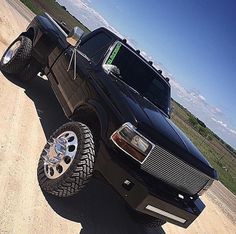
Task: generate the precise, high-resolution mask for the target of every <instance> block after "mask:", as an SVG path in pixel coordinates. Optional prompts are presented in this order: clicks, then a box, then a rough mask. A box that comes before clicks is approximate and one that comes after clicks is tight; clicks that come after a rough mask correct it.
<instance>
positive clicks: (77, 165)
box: [38, 122, 95, 197]
mask: <svg viewBox="0 0 236 234" xmlns="http://www.w3.org/2000/svg"><path fill="white" fill-rule="evenodd" d="M94 158H95V150H94V142H93V136H92V134H91V131H90V129H89V128H88V127H87V126H86V125H84V124H82V123H79V122H71V123H67V124H64V125H63V126H61V127H60V128H59V129H58V130H56V131H55V132H54V133H53V134H52V136H51V137H50V139H49V140H48V142H47V144H46V145H45V147H44V150H43V152H42V154H41V156H40V159H39V164H38V181H39V185H40V187H41V188H42V190H44V191H47V192H49V193H51V194H53V195H56V196H59V197H68V196H71V195H74V194H75V193H77V192H78V191H79V190H80V189H82V188H83V187H84V186H85V185H86V183H87V182H88V181H89V179H90V177H91V176H92V175H93V170H94Z"/></svg>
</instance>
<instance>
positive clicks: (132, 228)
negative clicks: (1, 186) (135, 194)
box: [4, 74, 165, 234]
mask: <svg viewBox="0 0 236 234" xmlns="http://www.w3.org/2000/svg"><path fill="white" fill-rule="evenodd" d="M4 75H5V74H4ZM5 77H6V78H7V79H8V80H9V81H11V82H12V83H14V84H15V85H18V86H20V87H21V88H23V89H25V94H26V95H27V96H28V97H29V98H30V99H31V100H32V101H33V102H34V105H35V108H36V110H37V114H38V117H39V120H40V122H41V125H42V128H43V131H44V133H45V136H46V137H47V138H48V137H49V136H50V134H52V132H53V131H54V130H55V129H57V128H58V127H59V126H60V125H62V124H63V123H65V122H67V121H68V120H67V119H66V118H65V116H64V113H63V111H62V109H61V107H60V104H59V103H58V101H57V99H56V98H55V95H54V94H53V91H52V90H51V88H50V85H49V82H48V81H47V80H45V79H42V78H41V77H35V79H34V80H33V81H32V82H30V83H28V84H23V83H22V82H19V81H17V79H16V78H13V77H10V76H7V75H5ZM43 194H44V197H45V199H46V201H47V202H48V204H49V205H50V206H51V207H52V209H53V210H54V211H55V212H56V213H57V214H58V215H60V216H62V217H63V218H66V219H68V220H72V221H74V222H78V223H80V224H81V226H82V230H81V232H80V233H81V234H91V233H96V234H105V233H108V234H111V233H112V234H113V233H114V234H116V233H117V234H118V233H121V234H125V233H135V234H139V233H140V234H141V233H144V234H152V233H159V234H164V233H165V232H164V230H163V229H162V228H161V227H160V228H148V227H145V226H144V225H142V224H140V223H137V222H136V220H134V219H133V217H131V215H130V213H129V212H128V209H127V206H126V204H125V202H124V201H123V200H122V199H121V197H120V196H119V195H118V194H117V193H116V192H115V191H114V190H113V189H112V188H111V186H109V185H108V184H107V183H106V182H105V181H104V180H102V179H98V178H93V179H92V180H91V181H90V183H89V184H88V185H87V186H86V187H85V188H84V189H83V190H82V191H80V192H79V193H78V194H77V195H75V196H72V197H68V198H58V197H55V196H52V195H50V194H48V193H44V192H43Z"/></svg>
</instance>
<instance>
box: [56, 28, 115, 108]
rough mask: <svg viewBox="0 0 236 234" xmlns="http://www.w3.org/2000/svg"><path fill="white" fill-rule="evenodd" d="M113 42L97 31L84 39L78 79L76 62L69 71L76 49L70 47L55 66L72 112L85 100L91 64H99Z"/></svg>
mask: <svg viewBox="0 0 236 234" xmlns="http://www.w3.org/2000/svg"><path fill="white" fill-rule="evenodd" d="M111 41H112V38H111V37H110V36H109V35H107V34H106V33H105V32H104V31H102V30H96V31H94V32H93V33H90V34H88V36H86V37H85V38H84V40H83V41H82V42H81V44H80V46H79V47H78V49H77V53H76V56H77V57H76V60H77V63H76V77H74V61H73V62H72V64H71V67H70V69H69V70H68V66H69V62H70V59H71V56H72V53H73V50H74V47H72V46H70V47H69V48H68V49H67V50H66V51H65V52H64V53H63V54H62V55H61V56H60V58H59V59H58V60H57V61H56V63H55V64H54V65H53V67H52V71H53V73H54V76H55V77H56V79H57V82H58V88H59V90H60V92H61V94H62V96H63V98H64V100H65V101H66V103H67V104H68V106H69V109H70V110H71V111H73V107H74V106H75V105H77V104H78V103H79V102H83V100H84V99H85V95H84V92H83V86H84V85H86V84H85V81H86V80H87V79H88V78H89V73H90V72H91V64H92V63H93V64H97V63H98V62H99V61H100V60H101V58H102V57H103V55H104V53H105V52H106V50H107V49H108V48H109V45H110V44H111ZM67 70H68V71H67Z"/></svg>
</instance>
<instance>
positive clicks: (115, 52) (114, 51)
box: [106, 43, 121, 64]
mask: <svg viewBox="0 0 236 234" xmlns="http://www.w3.org/2000/svg"><path fill="white" fill-rule="evenodd" d="M120 47H121V44H120V43H117V44H116V47H115V49H114V50H113V51H112V53H111V55H110V57H109V59H108V60H107V62H106V64H112V62H113V60H114V59H115V57H116V55H117V54H118V52H119V50H120Z"/></svg>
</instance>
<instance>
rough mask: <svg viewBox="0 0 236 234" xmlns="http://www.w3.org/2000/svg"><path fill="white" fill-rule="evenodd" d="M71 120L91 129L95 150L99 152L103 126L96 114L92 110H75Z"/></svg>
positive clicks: (84, 108)
mask: <svg viewBox="0 0 236 234" xmlns="http://www.w3.org/2000/svg"><path fill="white" fill-rule="evenodd" d="M71 119H72V120H73V121H78V122H82V123H84V124H85V125H87V126H88V127H89V128H90V130H91V132H92V134H93V138H94V143H95V149H96V152H97V151H98V149H99V142H100V138H101V124H100V120H99V118H98V116H97V114H96V112H95V111H94V110H93V109H92V108H89V107H82V108H80V109H77V110H75V112H74V114H73V115H72V117H71Z"/></svg>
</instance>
